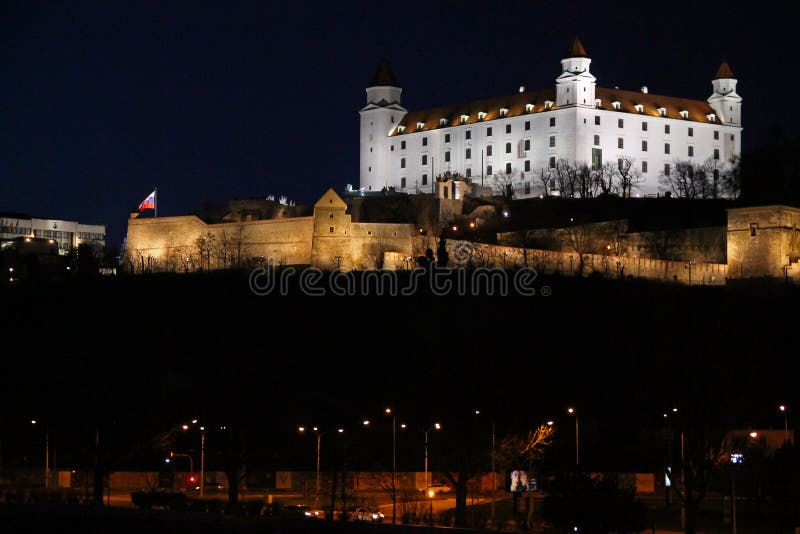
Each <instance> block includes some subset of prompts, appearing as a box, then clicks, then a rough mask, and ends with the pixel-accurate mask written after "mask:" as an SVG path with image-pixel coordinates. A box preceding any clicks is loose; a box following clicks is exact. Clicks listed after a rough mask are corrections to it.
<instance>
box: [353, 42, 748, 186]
mask: <svg viewBox="0 0 800 534" xmlns="http://www.w3.org/2000/svg"><path fill="white" fill-rule="evenodd" d="M591 61H592V60H591V59H590V58H589V56H588V54H587V52H586V50H585V49H584V47H583V45H582V44H581V42H580V41H579V40H578V39H575V42H574V43H573V44H572V46H571V47H570V50H569V52H568V56H567V57H566V58H564V59H562V60H561V68H562V72H561V74H560V75H559V76H558V77H557V78H556V80H555V85H554V86H553V87H550V88H547V89H542V90H537V91H528V90H526V89H525V88H524V87H520V90H519V92H518V93H514V94H511V95H507V96H500V97H496V98H489V99H484V100H476V101H472V102H467V103H465V104H457V105H446V106H442V107H437V108H432V109H423V110H418V111H408V110H406V109H405V108H404V107H403V106H402V105H401V99H400V95H401V93H402V91H403V89H402V88H401V87H400V82H399V81H398V80H397V77H396V76H395V75H394V73H393V72H392V70H391V68H390V67H389V65H388V63H387V62H386V61H383V62H381V64H380V66H379V67H378V69H377V71H376V72H375V75H374V76H373V78H372V80H371V81H370V83H369V85H368V87H367V89H366V91H367V103H366V106H364V107H363V108H362V109H361V110H360V111H359V114H360V117H361V118H360V121H361V134H360V161H361V163H360V186H361V189H362V190H365V191H380V190H382V189H384V188H386V189H390V188H393V189H395V190H396V191H401V192H406V193H434V181H435V179H436V176H438V175H440V174H442V173H444V172H447V171H450V172H454V173H455V172H457V173H459V174H462V175H464V176H465V177H466V178H469V179H471V180H472V181H473V182H474V183H477V184H481V185H484V184H485V185H491V184H492V183H493V182H494V181H495V178H497V176H498V175H502V180H503V181H504V182H505V183H504V184H503V186H504V187H505V186H506V185H509V184H510V185H512V187H513V189H514V196H516V197H519V198H525V197H531V196H539V195H541V194H542V193H551V192H552V191H554V190H556V167H557V165H558V163H559V162H560V161H565V162H568V163H570V164H574V165H578V166H583V165H586V166H587V167H588V168H589V169H592V170H599V169H601V168H602V167H603V164H604V163H606V162H611V163H614V164H619V165H623V163H624V162H623V161H621V160H622V158H626V160H628V161H630V160H634V165H633V166H631V168H630V171H629V172H633V173H636V174H637V175H640V176H638V179H640V180H641V182H640V183H639V184H638V187H637V188H635V189H634V190H633V191H632V192H631V196H637V195H654V196H655V195H656V194H658V193H659V192H660V191H661V190H662V189H663V188H662V187H661V186H660V185H659V176H660V175H661V174H663V173H667V174H668V173H669V172H670V169H671V168H673V169H674V168H675V167H674V165H675V163H676V162H678V161H688V162H691V163H693V164H695V165H706V166H708V167H709V168H708V172H709V173H711V174H713V176H714V178H719V176H720V174H721V173H723V172H725V170H726V167H727V166H728V165H729V164H730V162H731V159H732V158H734V157H735V156H738V155H739V154H740V153H741V133H742V120H741V109H742V98H741V97H740V96H739V95H738V94H737V93H736V83H737V80H736V79H735V78H734V75H733V72H732V71H731V68H730V66H729V65H728V64H727V63H726V62H723V63H722V65H721V66H720V67H719V69H718V71H717V73H716V75H715V76H714V79H713V81H712V82H711V84H712V94H711V96H710V97H709V98H708V99H707V101H702V100H692V99H687V98H681V97H674V96H663V95H657V94H652V93H650V92H649V91H648V89H647V87H642V88H641V89H640V90H639V91H629V90H622V89H619V88H617V87H613V88H609V87H600V86H597V83H596V80H595V77H594V76H593V75H592V73H591V72H590V71H589V64H590V63H591ZM545 182H546V183H547V185H545ZM545 187H547V191H545ZM581 196H586V195H581Z"/></svg>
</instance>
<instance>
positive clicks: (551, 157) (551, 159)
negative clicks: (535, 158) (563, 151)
mask: <svg viewBox="0 0 800 534" xmlns="http://www.w3.org/2000/svg"><path fill="white" fill-rule="evenodd" d="M550 168H551V169H555V168H556V157H555V156H550Z"/></svg>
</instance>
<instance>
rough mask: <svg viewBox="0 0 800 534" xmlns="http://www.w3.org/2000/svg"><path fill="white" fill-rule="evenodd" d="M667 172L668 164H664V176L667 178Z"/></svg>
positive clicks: (668, 169)
mask: <svg viewBox="0 0 800 534" xmlns="http://www.w3.org/2000/svg"><path fill="white" fill-rule="evenodd" d="M669 171H670V168H669V163H665V164H664V176H669Z"/></svg>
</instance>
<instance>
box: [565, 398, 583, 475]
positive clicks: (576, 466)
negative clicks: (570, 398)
mask: <svg viewBox="0 0 800 534" xmlns="http://www.w3.org/2000/svg"><path fill="white" fill-rule="evenodd" d="M567 413H568V414H569V415H573V416H575V468H576V469H577V468H578V459H579V458H580V455H579V448H578V446H579V440H578V430H579V428H578V413H577V412H576V411H575V408H572V407H569V408H567Z"/></svg>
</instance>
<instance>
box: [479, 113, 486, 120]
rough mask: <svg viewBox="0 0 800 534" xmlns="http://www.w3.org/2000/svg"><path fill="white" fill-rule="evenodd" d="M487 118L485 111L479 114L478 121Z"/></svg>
mask: <svg viewBox="0 0 800 534" xmlns="http://www.w3.org/2000/svg"><path fill="white" fill-rule="evenodd" d="M485 118H486V112H485V111H479V112H478V120H483V119H485Z"/></svg>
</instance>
